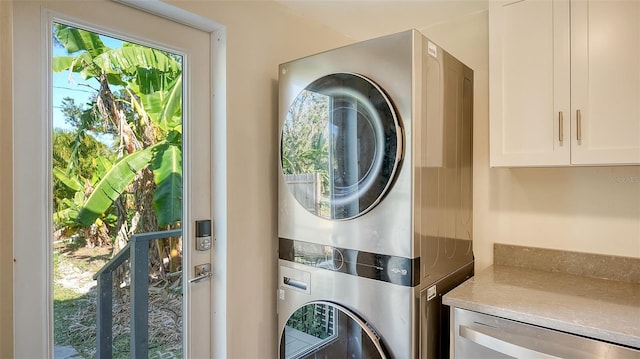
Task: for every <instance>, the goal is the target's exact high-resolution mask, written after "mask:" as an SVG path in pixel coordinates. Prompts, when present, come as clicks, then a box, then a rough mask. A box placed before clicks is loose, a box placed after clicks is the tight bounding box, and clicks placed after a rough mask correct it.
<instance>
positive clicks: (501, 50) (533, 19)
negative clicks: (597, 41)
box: [489, 0, 570, 167]
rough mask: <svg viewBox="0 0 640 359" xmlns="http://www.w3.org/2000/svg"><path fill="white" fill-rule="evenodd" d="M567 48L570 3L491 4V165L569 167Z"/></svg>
mask: <svg viewBox="0 0 640 359" xmlns="http://www.w3.org/2000/svg"><path fill="white" fill-rule="evenodd" d="M569 49H570V46H569V2H568V1H567V0H556V1H551V0H542V1H540V0H524V1H517V2H514V1H499V2H489V54H490V63H489V72H490V89H489V93H490V106H489V107H490V136H491V138H490V154H491V166H510V167H512V166H561V165H569V163H570V141H569V126H570V123H569V122H570V121H569V120H570V114H569V111H570V102H569V101H570V89H569V86H570V78H569V75H570V69H569V61H570V59H569ZM561 117H562V119H563V120H561V119H560V118H561Z"/></svg>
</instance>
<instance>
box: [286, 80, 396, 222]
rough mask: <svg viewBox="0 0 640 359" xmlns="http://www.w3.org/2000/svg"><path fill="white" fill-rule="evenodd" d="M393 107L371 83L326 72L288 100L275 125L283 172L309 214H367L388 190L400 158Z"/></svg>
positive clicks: (347, 216) (335, 217) (332, 216)
mask: <svg viewBox="0 0 640 359" xmlns="http://www.w3.org/2000/svg"><path fill="white" fill-rule="evenodd" d="M402 144H403V139H402V129H401V126H400V120H399V117H398V115H397V114H396V111H395V109H394V107H393V104H392V103H391V101H390V100H389V98H388V97H387V95H386V94H385V93H384V91H383V90H382V89H381V88H380V87H379V86H378V85H376V84H375V83H374V82H373V81H371V80H370V79H368V78H366V77H364V76H361V75H358V74H352V73H336V74H330V75H327V76H324V77H321V78H320V79H318V80H316V81H314V82H312V83H311V84H309V85H308V86H307V87H306V88H305V89H304V90H302V91H301V92H300V93H299V94H298V96H297V97H296V98H295V99H294V101H293V103H292V104H291V105H290V107H289V111H288V112H287V114H286V117H285V119H284V122H283V126H282V134H281V143H280V146H281V148H280V154H281V165H282V167H281V168H282V172H283V175H284V178H285V182H286V183H287V187H288V189H289V191H290V192H291V193H292V195H293V196H294V197H295V198H296V200H297V201H298V203H300V204H301V205H302V206H303V207H304V208H305V209H307V210H308V211H309V212H311V213H313V214H315V215H316V216H319V217H322V218H326V219H333V220H344V219H351V218H355V217H357V216H360V215H362V214H364V213H366V212H367V211H369V210H371V209H372V208H373V207H375V205H376V204H378V203H379V202H380V201H381V199H382V198H383V197H384V195H385V193H386V192H387V191H388V189H389V188H390V186H391V184H392V182H393V179H394V177H395V174H396V172H397V171H398V167H399V165H400V160H401V157H402V156H401V154H402Z"/></svg>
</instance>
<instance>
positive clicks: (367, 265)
mask: <svg viewBox="0 0 640 359" xmlns="http://www.w3.org/2000/svg"><path fill="white" fill-rule="evenodd" d="M279 81H280V82H279V88H280V92H279V95H280V97H279V108H280V109H279V119H280V121H279V122H280V129H281V136H280V173H281V175H280V176H279V223H278V235H279V238H280V253H279V258H280V260H279V263H280V272H281V273H280V280H281V283H280V286H279V291H280V294H281V296H280V299H279V300H278V308H279V312H280V314H279V315H280V319H279V321H280V330H281V333H285V331H286V329H285V328H286V327H287V325H285V323H287V322H288V321H289V320H290V317H291V316H292V315H293V313H295V312H296V311H297V310H298V309H299V308H298V307H300V308H302V307H304V305H305V304H304V303H312V302H313V303H317V302H318V301H320V302H323V303H324V302H328V303H335V304H336V305H337V306H336V308H338V306H340V307H341V308H346V309H347V310H349V311H351V312H353V314H354V316H356V317H358V318H361V320H362V321H364V323H368V325H367V327H370V328H373V329H375V330H373V331H374V332H375V333H377V335H378V336H379V337H380V339H381V340H380V342H381V343H382V344H384V345H383V347H385V348H386V350H387V352H388V355H389V356H391V357H398V358H409V357H418V356H419V355H421V357H422V358H428V357H439V355H440V354H431V353H436V351H438V350H440V349H439V348H440V347H441V346H443V345H440V344H435V342H436V341H438V343H439V340H440V335H439V333H440V332H439V331H437V330H435V329H434V328H436V327H439V326H440V325H441V324H442V323H443V322H448V321H447V320H444V319H442V320H441V319H440V315H439V314H438V315H437V316H436V315H434V310H435V309H434V308H439V307H440V304H439V301H440V298H439V296H440V295H441V294H443V293H445V291H446V290H448V288H452V287H453V286H455V285H456V284H457V283H460V282H461V281H462V280H464V279H465V278H466V277H468V276H470V275H472V273H473V253H472V202H471V200H472V110H473V105H472V104H473V101H472V100H473V96H472V94H473V71H472V70H471V69H469V68H468V67H466V66H465V65H464V64H462V63H461V62H460V61H458V60H456V59H455V58H454V57H453V56H451V55H450V54H448V53H447V52H446V51H444V50H442V48H440V47H439V46H437V45H436V44H434V43H433V42H431V41H429V40H428V39H426V38H425V37H424V36H422V35H421V34H420V33H419V32H417V31H415V30H410V31H405V32H402V33H398V34H393V35H389V36H385V37H381V38H378V39H373V40H368V41H364V42H360V43H356V44H353V45H349V46H345V47H342V48H338V49H334V50H330V51H327V52H323V53H320V54H316V55H312V56H309V57H305V58H302V59H298V60H294V61H291V62H288V63H285V64H282V65H280V77H279ZM291 248H294V249H295V250H293V251H292V250H291ZM301 248H307V249H305V250H302V249H301ZM308 248H315V249H313V251H311V252H312V253H316V252H317V253H323V255H324V257H322V258H320V257H319V256H318V255H317V253H316V254H314V255H313V256H312V257H313V258H315V259H314V261H316V262H317V263H320V264H317V263H316V264H314V263H315V262H309V260H308V257H309V256H308V255H307V254H305V253H307V251H308ZM291 253H293V254H291ZM337 262H339V263H341V267H336V266H335V265H336V263H337ZM282 271H285V272H286V271H293V272H295V273H298V272H296V271H300V272H301V273H308V276H309V278H310V283H307V288H308V290H306V292H301V291H300V290H301V289H300V288H297V287H296V286H295V284H296V283H297V282H296V280H297V279H295V278H294V279H293V282H292V281H289V282H288V283H286V282H285V279H286V278H285V277H286V275H285V274H283V273H282ZM304 275H305V276H306V275H307V274H304ZM291 278H293V277H291ZM302 282H304V281H302ZM292 283H293V284H294V285H292ZM296 288H297V289H296ZM309 288H310V289H309ZM314 305H315V304H314ZM294 308H298V309H294ZM429 308H430V309H429ZM336 310H337V311H338V312H340V309H336ZM425 310H427V311H429V313H425V312H424V311H425ZM438 312H439V310H438ZM348 316H349V315H347V317H348ZM445 319H446V318H445ZM444 325H446V323H445V324H444ZM381 333H382V335H381ZM444 334H445V335H448V331H445V332H444ZM427 343H432V344H430V345H427ZM281 354H282V353H281ZM282 355H284V354H282ZM284 356H285V357H289V356H288V354H287V355H284ZM291 357H296V356H291ZM301 357H305V356H301ZM356 357H357V356H356Z"/></svg>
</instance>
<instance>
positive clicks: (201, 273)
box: [189, 263, 213, 283]
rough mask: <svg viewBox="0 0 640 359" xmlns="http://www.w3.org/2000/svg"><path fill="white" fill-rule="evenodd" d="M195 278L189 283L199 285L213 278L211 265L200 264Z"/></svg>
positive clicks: (196, 269)
mask: <svg viewBox="0 0 640 359" xmlns="http://www.w3.org/2000/svg"><path fill="white" fill-rule="evenodd" d="M195 275H196V276H195V277H194V278H191V279H189V283H197V282H200V281H202V280H205V279H207V278H210V277H212V276H213V273H211V264H210V263H206V264H199V265H197V266H195Z"/></svg>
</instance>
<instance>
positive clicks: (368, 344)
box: [280, 301, 387, 359]
mask: <svg viewBox="0 0 640 359" xmlns="http://www.w3.org/2000/svg"><path fill="white" fill-rule="evenodd" d="M280 358H281V359H299V358H300V359H301V358H370V359H376V358H387V356H386V354H385V352H384V349H383V347H382V343H381V342H380V339H379V338H378V335H377V334H376V333H374V332H373V330H372V329H371V328H370V327H369V326H368V325H367V324H366V323H365V322H364V321H362V320H361V319H360V318H359V317H358V316H356V315H355V314H353V313H351V312H349V310H347V309H346V308H344V307H341V306H339V305H336V304H334V303H329V302H323V301H318V302H311V303H308V304H306V305H304V306H303V307H301V308H299V309H298V310H296V311H295V312H294V313H293V314H292V315H291V316H290V317H289V319H288V320H287V324H286V326H285V328H284V332H283V333H282V337H281V338H280Z"/></svg>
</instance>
